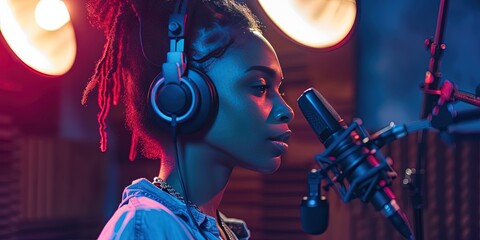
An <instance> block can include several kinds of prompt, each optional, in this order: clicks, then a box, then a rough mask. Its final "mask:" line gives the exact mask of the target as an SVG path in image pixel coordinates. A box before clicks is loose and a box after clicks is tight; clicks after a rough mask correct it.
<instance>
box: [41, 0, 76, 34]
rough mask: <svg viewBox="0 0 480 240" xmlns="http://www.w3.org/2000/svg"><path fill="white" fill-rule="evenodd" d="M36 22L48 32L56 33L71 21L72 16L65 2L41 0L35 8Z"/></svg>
mask: <svg viewBox="0 0 480 240" xmlns="http://www.w3.org/2000/svg"><path fill="white" fill-rule="evenodd" d="M35 21H36V22H37V24H38V26H40V27H41V28H43V29H45V30H47V31H56V30H58V29H60V28H61V27H63V25H65V24H67V23H68V22H69V21H70V14H69V13H68V9H67V6H65V3H64V2H63V1H60V0H40V1H39V2H38V3H37V6H36V7H35Z"/></svg>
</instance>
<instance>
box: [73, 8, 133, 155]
mask: <svg viewBox="0 0 480 240" xmlns="http://www.w3.org/2000/svg"><path fill="white" fill-rule="evenodd" d="M87 9H88V11H89V17H90V22H91V23H92V25H94V26H97V27H98V28H99V29H101V30H103V31H104V34H105V37H106V42H105V46H104V50H103V53H102V56H101V58H100V60H99V61H98V62H97V65H96V67H95V72H94V74H93V76H92V77H91V79H90V81H89V82H88V84H87V86H86V88H85V90H84V92H83V97H82V104H83V105H86V103H87V97H88V95H89V93H90V92H91V91H92V90H93V89H94V88H95V87H98V106H99V107H100V111H99V113H98V114H97V121H98V124H99V129H98V130H99V133H100V149H101V151H102V152H105V151H106V150H107V124H106V119H107V116H108V113H109V111H110V107H111V105H112V104H113V105H118V102H119V98H120V90H121V85H122V84H121V79H122V78H123V76H122V75H124V74H125V73H124V72H123V71H122V69H121V68H122V66H123V65H124V64H125V63H126V54H125V51H124V48H125V47H126V46H127V42H128V36H129V34H127V32H126V31H128V29H129V28H128V27H126V26H125V25H126V24H127V23H128V22H131V20H135V18H136V17H135V14H134V12H133V11H132V9H131V7H130V3H129V1H116V2H115V1H108V0H101V1H90V2H89V3H88V4H87Z"/></svg>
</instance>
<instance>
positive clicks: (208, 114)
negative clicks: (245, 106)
mask: <svg viewBox="0 0 480 240" xmlns="http://www.w3.org/2000/svg"><path fill="white" fill-rule="evenodd" d="M182 79H183V80H184V81H189V82H190V83H191V85H194V86H196V88H197V89H198V101H197V102H198V103H199V106H198V109H197V112H196V113H195V116H194V117H192V118H191V119H190V121H188V122H186V123H185V126H182V128H181V130H180V131H181V132H183V131H184V133H194V132H198V131H200V130H206V129H209V128H210V126H211V124H212V123H213V120H215V118H216V116H217V112H218V94H217V89H216V88H215V85H214V84H213V82H212V80H211V79H210V77H208V76H207V74H205V73H204V72H202V71H201V70H200V69H197V68H193V67H190V68H188V69H187V74H186V75H185V76H184V77H182ZM182 129H183V130H182Z"/></svg>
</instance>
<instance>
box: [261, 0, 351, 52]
mask: <svg viewBox="0 0 480 240" xmlns="http://www.w3.org/2000/svg"><path fill="white" fill-rule="evenodd" d="M258 2H259V3H260V6H261V7H262V8H263V10H264V11H265V13H266V14H267V15H268V17H269V18H270V19H271V20H272V21H273V22H274V23H275V24H276V25H277V26H278V28H279V29H280V30H281V31H282V32H283V33H285V34H286V35H287V36H288V37H289V38H291V39H292V40H294V41H295V42H297V43H299V44H301V45H304V46H308V47H312V48H333V47H338V46H340V45H341V44H343V43H344V42H346V40H347V39H348V36H349V34H350V32H351V31H352V29H353V27H354V24H355V19H356V16H357V5H356V3H355V0H258Z"/></svg>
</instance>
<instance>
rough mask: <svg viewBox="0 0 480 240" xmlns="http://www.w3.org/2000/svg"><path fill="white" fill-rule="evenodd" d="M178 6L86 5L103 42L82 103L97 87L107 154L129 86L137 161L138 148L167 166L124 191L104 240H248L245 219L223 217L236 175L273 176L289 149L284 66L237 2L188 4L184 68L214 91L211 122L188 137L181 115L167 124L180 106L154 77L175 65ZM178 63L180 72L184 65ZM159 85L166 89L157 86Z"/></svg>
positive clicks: (119, 0)
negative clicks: (167, 111) (109, 124)
mask: <svg viewBox="0 0 480 240" xmlns="http://www.w3.org/2000/svg"><path fill="white" fill-rule="evenodd" d="M176 3H177V2H175V1H155V0H128V1H126V0H116V1H114V0H110V1H108V0H97V1H91V2H90V3H89V13H90V16H91V20H92V22H93V23H94V24H95V25H97V26H99V27H100V28H101V29H102V30H104V32H105V34H106V36H107V43H106V44H105V50H104V54H103V56H102V59H100V61H99V63H98V65H97V70H96V73H95V74H94V76H93V77H92V80H91V81H90V83H89V84H88V86H87V88H86V90H85V93H84V99H83V102H84V103H85V100H86V97H87V95H88V93H89V92H90V91H91V90H92V89H93V88H94V87H95V86H98V91H99V105H100V108H101V111H100V113H99V114H98V121H99V124H100V135H101V149H102V151H105V150H106V146H107V142H106V140H107V138H106V131H105V128H106V125H105V119H106V115H107V114H108V110H109V108H110V104H111V103H113V104H117V103H118V100H119V95H120V87H121V86H123V88H124V89H125V90H124V98H123V100H124V104H125V106H126V121H127V125H128V126H129V128H130V129H131V131H132V148H131V158H134V155H135V152H136V151H137V149H139V150H140V151H141V153H142V154H143V155H144V156H146V157H148V158H152V159H159V160H160V162H161V164H160V171H159V175H158V176H157V177H156V178H155V179H154V181H153V182H151V180H146V179H139V180H136V181H134V182H133V184H132V185H130V186H128V187H127V188H126V189H125V191H124V194H123V199H122V203H121V204H120V207H119V208H118V210H117V211H116V212H115V214H114V215H113V216H112V218H111V219H110V221H109V222H108V223H107V225H106V226H105V228H104V229H103V231H102V233H101V235H100V237H99V238H101V239H112V238H115V239H117V238H122V239H123V238H125V239H130V238H135V239H136V238H139V239H204V238H206V239H219V238H221V239H247V238H248V237H249V232H248V229H246V227H245V225H244V224H243V222H242V221H234V220H231V219H227V218H225V217H224V216H223V215H222V214H221V213H219V212H218V210H217V208H218V206H219V204H220V202H221V200H222V196H223V193H224V191H225V187H226V185H227V183H228V180H229V178H230V175H231V173H232V170H233V169H234V168H235V167H243V168H247V169H251V170H254V171H257V172H262V173H272V172H274V171H275V170H277V169H278V167H279V165H280V160H281V155H282V154H283V153H285V151H286V150H287V148H288V145H287V143H286V142H287V141H288V138H289V136H290V132H291V131H290V130H289V128H288V123H289V122H290V121H291V120H292V119H293V116H294V115H293V111H292V109H291V108H290V107H289V106H288V105H287V104H286V102H285V101H284V100H283V98H282V92H281V91H280V85H281V81H282V80H283V75H282V70H281V67H280V64H279V62H278V59H277V56H276V54H275V51H274V50H273V48H272V46H271V45H270V44H269V42H268V41H267V40H266V39H265V38H264V37H263V36H262V34H261V30H260V28H259V24H258V22H257V20H256V18H255V17H254V16H253V14H252V13H251V12H250V10H249V9H248V8H247V7H245V6H244V5H241V4H238V3H236V2H234V1H233V0H222V1H210V0H203V1H194V3H193V4H192V3H189V4H190V5H189V6H188V8H189V9H190V10H191V11H190V12H189V14H188V20H187V22H186V25H187V27H186V29H187V30H186V33H185V35H186V36H185V49H186V50H185V53H186V57H187V66H188V68H189V69H190V68H191V69H193V68H195V69H198V72H202V74H205V75H206V76H205V78H207V79H208V78H209V79H210V80H211V83H212V87H211V89H210V90H211V93H210V94H212V97H211V101H212V103H211V105H212V106H211V107H210V110H208V112H207V113H208V114H203V115H205V116H207V117H206V119H205V120H204V121H203V122H201V123H196V125H199V126H200V127H195V129H194V130H191V129H189V128H190V126H191V125H189V122H188V121H190V120H187V121H186V122H185V123H182V122H180V121H179V122H178V123H177V120H176V118H177V116H176V114H172V116H171V119H170V120H168V121H165V119H162V116H161V114H159V113H158V111H157V110H158V108H160V109H162V108H163V107H164V106H163V105H162V104H170V103H171V102H177V100H175V101H174V100H170V99H169V98H168V96H169V95H168V94H169V91H167V90H166V89H168V88H164V87H165V86H168V84H166V83H164V82H162V81H165V80H164V78H165V79H167V77H166V76H165V77H164V76H163V75H159V76H157V77H156V75H157V74H159V72H161V71H162V69H163V70H164V72H165V71H166V72H168V71H167V70H165V67H161V66H162V63H165V62H169V61H170V60H165V56H166V55H167V51H169V49H170V52H172V51H171V48H172V46H171V44H169V42H171V40H172V39H169V37H167V32H168V30H167V25H170V26H171V22H169V20H168V19H169V16H170V15H171V13H172V12H173V11H174V9H177V7H176V6H174V5H175V4H176ZM170 30H172V29H170ZM176 65H177V68H176V69H177V70H178V71H179V72H182V70H183V69H182V66H180V65H182V64H181V63H180V64H176ZM192 71H193V70H192ZM196 71H197V70H195V72H196ZM164 75H168V74H166V73H164ZM152 80H153V81H152ZM210 80H206V81H210ZM202 81H203V80H202ZM162 84H164V85H162ZM175 84H177V83H175ZM159 85H161V87H160V88H161V90H158V89H159V88H156V86H157V87H158V86H159ZM175 88H176V87H175ZM176 89H177V88H176ZM179 89H180V88H179ZM181 89H183V88H181ZM157 90H158V91H159V92H161V94H160V95H161V96H160V97H159V96H158V94H159V93H158V92H157ZM177 90H178V89H177ZM175 91H176V90H175ZM179 91H180V92H182V91H183V90H179ZM164 95H165V96H167V97H165V96H164ZM157 97H158V98H159V99H160V100H159V99H157ZM190 98H194V97H189V98H187V99H190ZM162 99H163V100H162ZM165 99H166V100H165ZM162 101H163V102H162ZM187 105H188V104H187ZM188 106H190V105H188ZM187 108H188V107H187ZM199 109H200V110H199V111H203V110H201V107H199ZM196 117H198V116H194V117H192V118H193V119H195V118H196ZM179 119H180V118H179ZM192 121H194V120H192ZM194 125H195V124H194ZM192 128H193V127H192ZM172 130H173V131H172ZM177 130H178V131H177ZM182 130H184V131H182ZM177 138H178V139H177ZM187 206H188V207H187Z"/></svg>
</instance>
